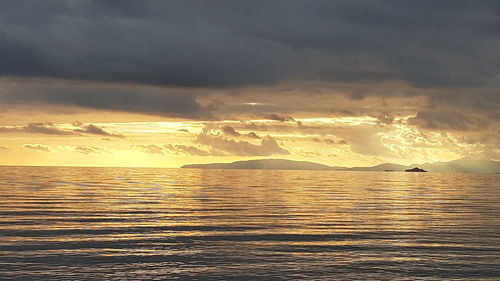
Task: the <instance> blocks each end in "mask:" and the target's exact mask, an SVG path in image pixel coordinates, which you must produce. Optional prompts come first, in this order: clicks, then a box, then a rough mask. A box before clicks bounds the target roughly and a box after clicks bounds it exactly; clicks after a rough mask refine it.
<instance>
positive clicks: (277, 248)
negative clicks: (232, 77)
mask: <svg viewBox="0 0 500 281" xmlns="http://www.w3.org/2000/svg"><path fill="white" fill-rule="evenodd" d="M0 214H1V215H0V280H175V279H181V280H500V175H495V174H492V175H473V174H433V173H426V174H423V173H377V172H335V171H258V170H236V171H235V170H189V169H132V168H44V167H0Z"/></svg>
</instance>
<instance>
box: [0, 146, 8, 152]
mask: <svg viewBox="0 0 500 281" xmlns="http://www.w3.org/2000/svg"><path fill="white" fill-rule="evenodd" d="M0 150H4V151H5V150H9V149H8V148H7V147H5V146H1V145H0Z"/></svg>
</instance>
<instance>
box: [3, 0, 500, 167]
mask: <svg viewBox="0 0 500 281" xmlns="http://www.w3.org/2000/svg"><path fill="white" fill-rule="evenodd" d="M20 2H22V1H20ZM20 2H19V3H18V2H16V3H10V4H6V3H4V2H2V3H0V34H1V37H0V51H1V52H2V61H1V63H0V165H63V166H140V167H180V166H182V165H184V164H189V163H210V162H231V161H235V160H245V159H260V158H282V159H291V160H305V161H313V162H319V163H323V164H327V165H332V166H371V165H376V164H380V163H384V162H392V163H399V164H413V163H424V162H436V161H449V160H454V159H458V158H463V157H477V158H486V159H493V160H498V159H500V142H499V141H498V140H499V139H500V122H499V120H500V95H499V89H500V51H499V48H498V43H500V34H499V32H498V15H497V14H496V11H498V10H499V9H498V8H497V7H496V6H497V5H496V4H495V3H493V2H488V4H485V5H474V4H473V3H474V1H471V2H470V3H469V4H466V3H463V4H462V5H458V6H457V7H454V9H449V7H446V5H437V4H434V3H432V1H427V2H422V3H421V2H419V4H415V5H411V8H410V9H409V7H408V6H406V5H403V4H398V3H399V2H395V3H392V2H391V3H392V4H391V5H388V4H387V3H386V4H383V2H384V1H382V2H380V3H379V2H375V1H374V2H370V3H368V2H363V5H362V6H359V5H356V4H355V3H353V2H356V1H353V2H351V1H324V2H322V1H317V2H316V1H313V2H310V1H288V2H286V3H285V2H283V3H281V2H280V1H276V2H273V3H265V2H266V1H264V2H259V3H253V2H251V3H252V4H250V2H248V3H246V4H245V3H244V2H237V1H236V2H233V3H231V4H230V3H226V2H221V3H219V4H210V5H209V4H207V3H205V2H203V1H199V2H196V1H194V2H192V3H191V2H190V1H177V2H176V1H172V2H171V1H168V2H165V1H145V2H142V1H137V2H134V1H132V2H126V3H120V4H110V5H102V4H99V1H97V2H92V1H89V2H86V1H68V2H58V3H57V4H54V3H53V4H49V2H42V1H40V2H37V3H36V4H33V3H28V2H26V3H24V2H23V3H24V4H23V3H20ZM189 3H191V4H189ZM280 3H281V4H280ZM490 6H493V7H490Z"/></svg>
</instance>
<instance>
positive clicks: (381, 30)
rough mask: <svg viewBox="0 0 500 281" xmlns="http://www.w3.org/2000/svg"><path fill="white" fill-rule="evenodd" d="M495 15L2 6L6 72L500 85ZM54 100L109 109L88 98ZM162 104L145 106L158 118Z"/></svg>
mask: <svg viewBox="0 0 500 281" xmlns="http://www.w3.org/2000/svg"><path fill="white" fill-rule="evenodd" d="M498 18H500V2H499V1H493V0H491V1H488V0H484V1H467V0H442V1H425V0H414V1H401V0H386V1H383V0H379V1H377V0H370V1H367V0H349V1H320V0H318V1H305V0H303V1H300V0H276V1H189V0H182V1H146V0H145V1H104V0H102V1H90V0H68V1H56V0H42V1H28V0H16V1H1V3H0V52H1V53H2V61H1V64H0V75H4V76H29V77H55V78H72V79H82V80H103V81H132V82H139V83H150V84H162V85H175V86H202V87H205V86H211V87H223V86H240V85H248V84H270V83H276V82H282V81H290V80H294V81H296V80H308V81H311V80H312V81H328V82H357V81H382V80H404V81H408V82H409V83H410V84H413V85H416V86H418V87H433V86H438V87H442V86H454V87H460V86H467V87H472V86H479V85H484V84H487V83H489V82H490V81H491V80H495V79H497V78H496V77H497V75H498V73H499V66H500V51H499V49H498V48H497V46H498V44H499V42H500V22H499V21H498ZM70 96H71V95H70ZM99 96H100V97H102V95H99ZM53 98H54V99H55V100H61V99H62V100H65V99H71V101H73V102H74V100H75V99H76V100H78V101H79V103H82V104H85V105H88V106H90V107H100V106H102V103H98V104H95V102H94V99H93V98H92V97H90V98H86V99H81V100H79V99H78V98H76V97H74V96H73V97H71V98H69V97H63V96H57V95H56V96H54V97H53ZM110 98H112V97H110ZM123 98H124V99H125V100H129V101H130V100H131V99H137V97H136V96H134V95H133V94H130V93H129V94H126V95H124V97H123ZM105 99H106V98H105ZM158 101H163V100H161V99H160V100H156V102H158ZM156 102H153V103H152V104H151V105H150V106H151V107H152V108H149V110H152V111H155V110H156V111H159V112H161V110H160V109H159V108H156V107H155V106H154V104H156ZM123 103H124V102H121V103H120V102H118V105H117V107H118V106H123V105H124V104H123ZM127 105H128V103H127Z"/></svg>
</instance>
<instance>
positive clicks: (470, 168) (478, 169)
mask: <svg viewBox="0 0 500 281" xmlns="http://www.w3.org/2000/svg"><path fill="white" fill-rule="evenodd" d="M182 168H189V169H262V170H334V171H380V172H383V171H386V172H389V171H391V172H404V171H406V172H427V171H429V172H440V173H498V171H500V161H492V160H481V159H472V158H462V159H458V160H453V161H449V162H435V163H424V164H418V165H416V164H412V165H409V166H405V165H399V164H393V163H384V164H380V165H376V166H371V167H334V166H328V165H324V164H320V163H314V162H308V161H293V160H285V159H258V160H248V161H236V162H232V163H210V164H190V165H184V166H182ZM415 169H418V170H415Z"/></svg>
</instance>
